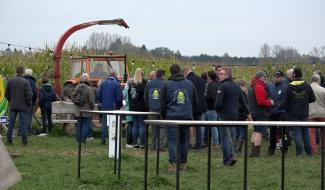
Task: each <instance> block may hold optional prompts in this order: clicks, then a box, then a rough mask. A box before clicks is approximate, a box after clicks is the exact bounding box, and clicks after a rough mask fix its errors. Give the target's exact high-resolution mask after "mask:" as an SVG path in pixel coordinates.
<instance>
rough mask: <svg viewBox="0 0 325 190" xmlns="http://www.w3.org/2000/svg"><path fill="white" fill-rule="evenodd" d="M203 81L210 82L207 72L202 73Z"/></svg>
mask: <svg viewBox="0 0 325 190" xmlns="http://www.w3.org/2000/svg"><path fill="white" fill-rule="evenodd" d="M201 79H202V80H204V81H207V80H208V74H207V72H203V73H201Z"/></svg>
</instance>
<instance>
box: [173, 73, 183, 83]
mask: <svg viewBox="0 0 325 190" xmlns="http://www.w3.org/2000/svg"><path fill="white" fill-rule="evenodd" d="M184 79H185V77H184V75H182V74H181V73H177V74H175V75H172V76H170V77H169V80H174V81H180V80H184Z"/></svg>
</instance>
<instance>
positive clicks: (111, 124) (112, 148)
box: [107, 115, 120, 158]
mask: <svg viewBox="0 0 325 190" xmlns="http://www.w3.org/2000/svg"><path fill="white" fill-rule="evenodd" d="M118 117H120V116H118ZM116 122H117V121H116V116H115V115H107V126H109V135H108V138H109V141H108V144H109V147H108V157H109V158H114V154H115V140H117V158H119V155H120V153H119V149H118V147H119V139H118V138H119V134H115V130H116V129H115V126H116ZM117 125H118V129H117V133H119V131H120V123H118V124H117Z"/></svg>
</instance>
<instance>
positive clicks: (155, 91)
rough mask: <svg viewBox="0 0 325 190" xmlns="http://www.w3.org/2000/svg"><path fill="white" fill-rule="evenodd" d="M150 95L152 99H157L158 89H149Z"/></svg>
mask: <svg viewBox="0 0 325 190" xmlns="http://www.w3.org/2000/svg"><path fill="white" fill-rule="evenodd" d="M151 97H152V99H154V100H159V90H158V89H157V88H154V89H153V90H152V91H151Z"/></svg>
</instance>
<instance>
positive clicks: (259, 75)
mask: <svg viewBox="0 0 325 190" xmlns="http://www.w3.org/2000/svg"><path fill="white" fill-rule="evenodd" d="M264 76H266V73H265V72H264V71H262V70H258V71H257V72H256V74H255V78H257V79H259V78H261V77H264Z"/></svg>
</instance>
